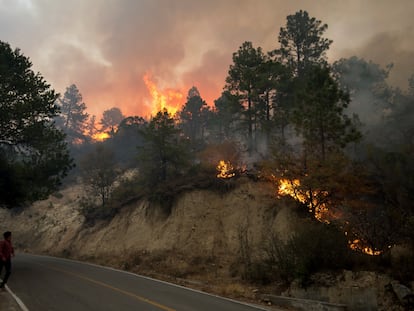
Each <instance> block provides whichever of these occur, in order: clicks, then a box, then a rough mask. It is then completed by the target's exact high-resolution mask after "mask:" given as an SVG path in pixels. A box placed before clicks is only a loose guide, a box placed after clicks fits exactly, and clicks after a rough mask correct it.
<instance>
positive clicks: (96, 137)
mask: <svg viewBox="0 0 414 311" xmlns="http://www.w3.org/2000/svg"><path fill="white" fill-rule="evenodd" d="M109 137H110V135H109V134H108V133H106V132H101V133H96V134H94V135H93V136H92V138H93V140H96V141H104V140H106V139H108V138H109Z"/></svg>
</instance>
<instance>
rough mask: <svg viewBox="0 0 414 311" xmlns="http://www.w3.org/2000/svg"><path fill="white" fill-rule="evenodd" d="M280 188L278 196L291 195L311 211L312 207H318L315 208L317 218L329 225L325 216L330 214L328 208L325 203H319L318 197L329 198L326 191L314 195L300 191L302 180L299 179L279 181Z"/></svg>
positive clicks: (314, 192) (313, 192)
mask: <svg viewBox="0 0 414 311" xmlns="http://www.w3.org/2000/svg"><path fill="white" fill-rule="evenodd" d="M278 183H279V188H278V194H279V195H281V196H285V195H289V196H291V197H292V198H294V199H295V200H297V201H299V202H300V203H303V204H307V205H308V207H309V210H311V208H312V206H316V208H315V218H316V219H317V220H319V221H320V222H325V223H329V220H327V219H326V218H325V215H326V214H327V212H328V207H327V206H326V204H324V203H319V202H318V199H317V198H318V197H320V195H321V194H322V195H323V196H325V197H326V196H327V195H328V193H327V192H326V191H318V190H314V191H312V193H310V192H309V191H303V190H302V189H300V180H299V179H293V180H290V179H285V178H282V179H279V180H278Z"/></svg>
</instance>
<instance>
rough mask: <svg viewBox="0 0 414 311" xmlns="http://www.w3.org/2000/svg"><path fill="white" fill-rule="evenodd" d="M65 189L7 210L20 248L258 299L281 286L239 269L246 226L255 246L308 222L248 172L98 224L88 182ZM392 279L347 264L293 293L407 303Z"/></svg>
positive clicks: (381, 305)
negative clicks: (235, 270)
mask: <svg viewBox="0 0 414 311" xmlns="http://www.w3.org/2000/svg"><path fill="white" fill-rule="evenodd" d="M60 194H61V195H59V196H51V197H50V198H49V199H48V200H45V201H41V202H38V203H36V204H34V205H33V206H32V207H30V208H27V209H25V210H23V211H20V212H18V211H13V212H11V211H7V210H0V220H1V222H0V230H3V231H4V230H6V229H7V230H11V231H13V233H14V235H13V239H14V243H15V246H16V248H17V249H18V250H20V251H27V252H31V253H37V254H49V255H56V256H64V257H70V258H74V259H81V260H88V261H92V262H96V263H101V264H106V265H110V266H114V267H117V268H123V269H128V270H131V271H134V272H137V273H141V274H146V275H150V276H155V277H159V278H163V279H167V280H169V281H173V282H177V283H181V284H184V285H187V286H191V287H196V288H198V289H202V290H206V291H212V292H215V293H217V294H220V295H226V296H231V297H233V298H239V299H249V300H253V299H256V298H257V297H258V294H260V293H269V292H271V291H272V290H273V289H272V286H268V287H266V288H265V287H260V286H257V287H253V286H251V285H250V286H249V285H246V284H245V283H244V282H242V281H241V280H239V279H238V278H236V277H234V276H232V273H231V265H232V263H234V261H235V260H236V258H237V254H238V250H239V246H240V233H241V232H245V233H246V232H247V236H248V237H249V247H250V249H251V251H252V253H255V252H256V251H258V250H259V249H260V246H261V243H262V241H263V237H264V236H266V235H267V234H268V233H269V232H270V231H271V230H273V231H276V232H278V233H279V236H280V237H281V238H287V237H288V236H289V234H290V233H291V232H293V231H294V228H295V227H296V226H300V220H299V219H298V218H297V216H296V215H295V213H293V212H292V211H291V209H290V208H289V207H287V206H284V205H283V204H282V203H281V202H282V201H280V200H278V198H277V197H276V189H275V187H274V186H273V185H270V184H268V183H263V182H253V181H250V180H248V179H241V180H240V183H239V185H238V187H236V188H235V189H233V190H231V191H230V192H229V193H226V194H218V193H214V192H211V191H207V190H195V191H191V192H188V193H185V194H183V195H181V196H180V197H179V198H178V199H177V201H176V202H175V203H174V205H173V208H172V213H171V215H170V216H168V217H167V216H166V215H164V214H163V213H162V212H161V211H160V209H158V208H155V207H154V206H151V205H150V204H149V203H148V202H146V201H143V200H142V201H137V202H136V203H133V204H130V205H128V206H125V207H123V208H122V209H121V210H120V211H119V213H118V214H116V215H115V217H114V218H113V219H112V220H111V221H109V222H98V223H97V224H96V225H95V226H93V227H87V226H85V225H84V218H83V216H82V215H81V214H80V213H79V200H80V198H81V196H82V195H83V192H82V186H81V185H78V186H74V187H70V188H67V189H64V190H62V191H61V192H60ZM389 281H390V280H389V279H387V278H386V277H384V276H378V275H375V274H372V273H365V274H364V273H361V272H360V273H358V274H355V273H352V272H350V271H344V273H343V274H342V275H339V276H336V277H329V282H324V284H321V285H319V286H315V287H313V288H309V289H307V290H306V291H304V290H302V289H300V288H298V287H296V286H294V285H293V286H292V287H291V288H289V289H288V290H287V291H285V294H286V295H291V296H296V297H300V298H316V299H323V300H325V301H329V302H334V303H344V302H347V301H350V300H351V299H353V300H369V301H370V303H371V304H375V305H376V306H377V309H378V310H403V309H400V308H399V307H397V306H395V307H391V305H392V302H391V301H390V299H391V298H390V297H389V296H387V294H386V293H385V292H384V286H385V285H386V284H387V283H389ZM391 300H392V299H391ZM370 310H375V309H370Z"/></svg>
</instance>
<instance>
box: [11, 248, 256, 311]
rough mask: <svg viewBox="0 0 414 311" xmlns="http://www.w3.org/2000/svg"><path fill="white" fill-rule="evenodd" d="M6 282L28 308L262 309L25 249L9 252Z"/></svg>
mask: <svg viewBox="0 0 414 311" xmlns="http://www.w3.org/2000/svg"><path fill="white" fill-rule="evenodd" d="M9 286H10V288H11V289H12V290H13V291H14V292H15V293H16V295H17V296H19V297H20V299H21V300H22V301H23V302H24V304H25V305H26V307H27V308H28V309H29V310H30V311H45V310H48V311H54V310H56V311H57V310H58V311H66V310H71V311H72V310H77V311H86V310H87V311H94V310H99V311H111V310H114V311H129V310H134V311H136V310H145V311H173V310H177V311H204V310H205V311H212V310H214V311H220V310H226V311H236V310H237V311H254V310H256V311H257V310H264V309H261V308H260V307H255V306H249V305H245V304H241V303H238V302H236V301H232V300H228V299H224V298H220V297H216V296H212V295H208V294H205V293H201V292H198V291H194V290H190V289H186V288H183V287H180V286H176V285H173V284H169V283H165V282H160V281H156V280H153V279H149V278H146V277H141V276H138V275H135V274H131V273H127V272H123V271H118V270H113V269H109V268H104V267H100V266H95V265H89V264H85V263H81V262H75V261H70V260H64V259H59V258H54V257H44V256H35V255H28V254H18V256H16V257H15V259H14V262H13V274H12V276H11V278H10V281H9Z"/></svg>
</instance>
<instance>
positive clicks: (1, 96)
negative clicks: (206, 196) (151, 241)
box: [0, 11, 414, 278]
mask: <svg viewBox="0 0 414 311" xmlns="http://www.w3.org/2000/svg"><path fill="white" fill-rule="evenodd" d="M327 27H328V26H327V25H326V24H324V23H323V22H322V21H320V20H317V19H316V18H314V17H311V16H309V15H308V13H307V12H306V11H298V12H296V13H295V14H293V15H289V16H288V17H287V20H286V24H285V26H284V27H282V28H281V29H280V32H279V34H278V42H275V48H274V50H271V51H263V50H262V48H261V47H255V46H254V45H253V43H252V42H249V41H246V42H243V43H242V44H241V46H240V47H239V49H238V50H237V51H235V52H234V53H233V55H232V63H231V65H230V67H229V69H228V74H227V77H226V79H225V81H223V92H222V94H221V96H220V97H219V98H217V99H216V100H215V101H214V104H213V103H206V102H205V100H203V97H202V94H200V92H199V91H198V89H197V87H196V86H193V87H192V88H191V89H190V90H188V94H187V97H186V100H185V102H184V103H183V106H182V108H181V109H180V110H179V111H177V112H176V113H175V114H172V113H171V112H170V111H169V110H168V109H163V110H161V111H159V112H158V113H157V114H156V115H153V116H151V117H150V118H148V117H145V116H125V115H123V113H122V111H121V110H120V109H119V108H116V107H114V108H112V109H109V110H106V111H104V113H103V116H102V118H101V120H97V119H96V116H90V115H89V114H88V113H87V106H86V104H85V103H84V102H83V99H82V95H81V92H80V90H79V89H78V88H77V86H76V85H75V84H73V85H71V86H69V87H68V88H67V89H66V92H65V93H64V94H63V95H58V94H56V93H55V92H54V91H53V90H52V89H51V88H50V86H49V85H48V84H47V83H46V82H45V81H44V80H43V78H42V77H41V76H40V74H34V73H33V72H32V71H31V70H30V67H31V63H30V61H29V60H28V59H27V58H26V57H24V56H23V55H22V54H21V53H20V51H19V50H18V49H17V50H15V51H12V50H11V48H10V46H9V45H8V44H7V43H3V42H2V43H1V46H0V49H1V50H0V57H1V59H0V61H1V67H0V78H1V80H0V130H1V132H0V149H1V154H0V160H1V162H0V172H1V177H0V193H1V198H0V204H1V205H2V206H5V207H16V206H18V205H25V204H27V203H28V202H33V201H35V200H37V199H40V198H44V197H46V196H47V195H49V194H50V193H51V192H53V191H56V190H57V189H58V187H59V186H60V184H61V183H62V182H64V183H67V184H70V183H73V182H77V181H79V180H82V181H83V182H85V184H86V185H87V186H88V189H89V194H90V195H89V196H87V197H85V199H84V201H83V203H82V204H83V211H84V214H85V216H86V217H87V219H89V220H90V221H91V222H93V221H94V220H96V219H97V218H107V217H111V215H114V213H116V212H117V210H118V209H119V208H121V207H122V205H123V204H125V203H126V202H128V201H131V200H136V199H137V198H142V197H146V198H148V199H149V200H151V201H154V202H157V203H159V204H160V205H161V206H162V207H163V208H164V209H165V212H166V213H167V214H168V212H169V209H170V208H171V202H173V200H174V198H175V197H176V196H177V195H178V194H179V193H180V192H182V191H186V190H188V189H193V188H214V189H218V191H223V190H222V189H228V188H229V187H231V186H232V185H233V184H234V181H235V180H237V178H240V177H242V176H247V177H249V178H252V179H254V180H258V179H260V180H264V181H268V182H270V183H274V184H275V188H276V189H278V191H279V195H281V196H289V197H291V198H293V200H295V202H296V205H297V209H298V212H299V213H302V214H303V217H307V218H309V219H310V220H311V221H313V222H315V223H317V224H318V225H321V226H323V227H324V228H326V229H324V230H327V231H324V232H325V233H324V234H329V235H330V236H334V234H332V233H331V231H332V230H333V231H335V232H340V233H341V236H342V237H343V238H344V246H346V248H347V249H349V250H351V251H355V253H360V254H364V255H365V256H366V255H376V256H372V258H374V257H384V256H386V254H387V252H388V251H389V250H390V249H391V248H392V247H393V246H394V245H406V247H407V248H408V249H410V251H411V252H413V251H414V208H413V204H412V202H413V199H414V178H413V176H414V161H413V160H414V122H413V121H414V74H413V76H412V77H411V79H409V81H407V88H405V89H400V88H396V87H392V86H390V85H389V84H388V83H387V77H388V75H389V73H390V71H391V70H392V65H391V64H390V65H389V66H386V67H385V68H382V67H381V66H380V65H379V64H375V63H373V62H371V61H369V60H365V59H362V58H359V57H358V56H353V57H350V58H346V59H339V60H336V61H334V62H332V63H330V62H328V59H327V56H326V53H327V51H328V50H329V48H330V46H331V45H332V44H334V43H333V42H332V41H331V40H330V39H328V38H325V37H324V35H325V32H326V30H327ZM126 171H128V172H134V173H131V174H129V175H128V178H127V177H125V172H126ZM220 189H221V190H220ZM313 233H314V234H322V233H321V232H319V233H318V232H313ZM344 233H345V234H346V235H345V234H344ZM292 243H294V241H292ZM295 243H299V242H298V240H296V242H295ZM315 243H316V242H315ZM302 246H303V245H302ZM331 246H332V245H331ZM318 247H321V245H318ZM289 248H290V249H294V248H295V247H294V245H289ZM334 249H335V251H337V253H336V254H330V255H329V256H325V261H324V262H322V261H319V262H318V263H316V264H314V265H319V266H321V267H322V266H323V265H329V264H330V263H331V264H332V261H331V260H330V259H332V256H336V257H335V258H334V259H335V260H334V261H335V262H336V263H337V264H338V265H341V264H345V263H344V262H343V260H344V259H343V258H344V256H343V253H340V252H339V251H338V249H337V248H334ZM279 251H280V249H279ZM284 251H285V252H286V249H284ZM275 254H276V255H277V254H278V250H277V249H276V250H274V252H273V255H275ZM285 254H286V253H285ZM325 255H326V253H325ZM292 256H293V255H292ZM286 257H288V256H287V255H286ZM321 257H322V255H321ZM339 258H341V260H339ZM413 258H414V257H413V256H412V255H411V257H408V258H406V260H407V263H409V262H410V261H411V262H412V259H413ZM319 259H320V258H319ZM319 259H318V260H319ZM278 260H279V261H278V262H279V263H280V261H281V258H279V259H278ZM274 261H277V260H276V259H274ZM286 264H287V263H286ZM346 264H349V262H347V263H346ZM401 269H402V271H403V273H402V274H404V277H405V278H407V277H408V278H410V275H411V277H412V276H413V275H414V269H413V268H412V267H410V265H409V264H406V265H404V266H401ZM295 271H296V272H297V273H299V272H300V271H299V272H298V271H297V270H295Z"/></svg>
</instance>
